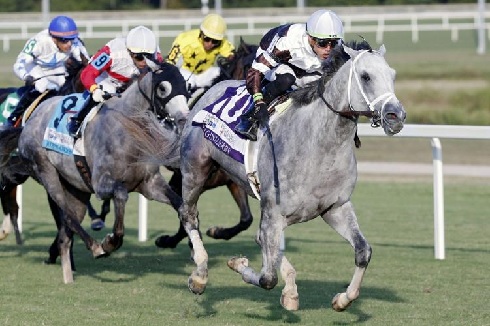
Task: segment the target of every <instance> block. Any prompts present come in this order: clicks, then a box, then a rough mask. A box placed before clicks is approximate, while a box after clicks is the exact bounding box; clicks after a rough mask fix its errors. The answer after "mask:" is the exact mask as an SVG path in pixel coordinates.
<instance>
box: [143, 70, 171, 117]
mask: <svg viewBox="0 0 490 326" xmlns="http://www.w3.org/2000/svg"><path fill="white" fill-rule="evenodd" d="M147 73H148V72H146V73H145V74H147ZM142 75H143V74H142ZM154 78H155V73H152V74H151V94H150V96H148V95H146V93H145V92H144V90H143V88H142V87H141V80H142V79H143V76H140V78H138V80H137V83H138V89H139V91H140V93H141V95H143V97H144V98H145V100H147V101H148V104H150V107H149V108H148V110H149V111H151V112H153V114H155V116H156V117H157V118H158V119H159V120H161V119H165V118H166V117H167V116H168V113H166V112H165V114H163V116H162V114H161V113H160V112H158V111H157V108H156V105H155V102H156V99H155V86H156V85H155V83H154ZM160 102H162V101H160ZM166 102H168V100H167V101H166ZM166 102H162V103H161V106H162V107H165V105H166V104H167V103H166Z"/></svg>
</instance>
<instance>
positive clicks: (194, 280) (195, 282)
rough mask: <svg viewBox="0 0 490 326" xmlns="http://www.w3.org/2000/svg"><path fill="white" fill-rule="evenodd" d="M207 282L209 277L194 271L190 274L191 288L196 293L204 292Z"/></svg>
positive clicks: (189, 282) (189, 284)
mask: <svg viewBox="0 0 490 326" xmlns="http://www.w3.org/2000/svg"><path fill="white" fill-rule="evenodd" d="M206 284H207V277H200V276H198V275H197V274H196V272H192V275H191V276H189V281H188V286H189V290H190V291H191V292H192V293H194V294H199V295H201V294H203V293H204V290H206Z"/></svg>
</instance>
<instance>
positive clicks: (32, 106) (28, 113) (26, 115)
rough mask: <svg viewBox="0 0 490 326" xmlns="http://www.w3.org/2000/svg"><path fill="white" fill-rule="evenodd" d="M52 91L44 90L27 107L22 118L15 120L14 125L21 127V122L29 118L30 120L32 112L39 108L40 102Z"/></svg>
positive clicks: (23, 122)
mask: <svg viewBox="0 0 490 326" xmlns="http://www.w3.org/2000/svg"><path fill="white" fill-rule="evenodd" d="M50 92H51V90H45V91H44V92H42V93H41V95H39V96H38V97H37V98H36V99H35V100H34V101H33V102H32V103H31V104H30V105H29V106H28V107H27V109H26V111H25V112H24V115H23V116H22V119H19V120H17V121H16V122H15V125H14V127H16V128H17V127H19V126H20V125H21V124H22V125H23V124H25V123H26V121H27V120H29V117H30V116H31V115H32V113H33V112H34V111H35V110H36V109H37V107H38V106H39V103H41V102H42V101H44V100H45V99H46V97H47V95H48V94H49V93H50Z"/></svg>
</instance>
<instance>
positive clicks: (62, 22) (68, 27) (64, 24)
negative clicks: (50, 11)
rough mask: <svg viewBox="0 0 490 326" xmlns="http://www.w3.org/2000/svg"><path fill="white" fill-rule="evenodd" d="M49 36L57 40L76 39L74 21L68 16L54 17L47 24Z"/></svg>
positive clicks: (76, 33) (76, 32) (76, 30)
mask: <svg viewBox="0 0 490 326" xmlns="http://www.w3.org/2000/svg"><path fill="white" fill-rule="evenodd" d="M48 30H49V34H50V35H51V36H53V37H57V38H65V39H69V40H73V39H74V38H77V37H78V29H77V24H75V21H74V20H73V19H71V18H70V17H68V16H56V17H54V18H53V20H52V21H51V23H49V28H48Z"/></svg>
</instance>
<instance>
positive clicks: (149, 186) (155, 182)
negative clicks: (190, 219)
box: [140, 170, 187, 248]
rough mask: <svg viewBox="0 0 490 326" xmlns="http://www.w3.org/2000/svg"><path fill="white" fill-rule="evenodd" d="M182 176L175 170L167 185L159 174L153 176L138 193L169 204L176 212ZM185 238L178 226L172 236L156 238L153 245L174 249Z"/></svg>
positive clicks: (179, 200) (180, 227)
mask: <svg viewBox="0 0 490 326" xmlns="http://www.w3.org/2000/svg"><path fill="white" fill-rule="evenodd" d="M181 178H182V174H181V173H180V170H176V171H175V172H174V174H173V175H172V177H171V179H170V181H169V183H168V184H167V183H166V182H165V179H164V178H163V177H162V176H161V175H160V174H159V173H157V174H155V176H154V177H153V178H151V179H150V180H149V181H148V182H146V183H145V184H143V185H142V186H140V192H141V194H142V195H143V196H145V197H146V198H148V199H152V200H156V201H158V202H160V203H164V204H169V205H171V206H172V207H173V208H174V209H175V210H178V209H179V207H180V205H181V204H182V198H181V193H182V190H181V188H182V181H181ZM186 237H187V232H186V231H185V229H184V227H183V226H182V224H180V225H179V230H178V231H177V233H176V234H174V235H173V236H169V235H161V236H159V237H157V238H156V240H155V245H156V246H157V247H159V248H175V247H176V246H177V245H178V244H179V243H180V242H181V241H182V240H183V239H185V238H186Z"/></svg>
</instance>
